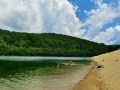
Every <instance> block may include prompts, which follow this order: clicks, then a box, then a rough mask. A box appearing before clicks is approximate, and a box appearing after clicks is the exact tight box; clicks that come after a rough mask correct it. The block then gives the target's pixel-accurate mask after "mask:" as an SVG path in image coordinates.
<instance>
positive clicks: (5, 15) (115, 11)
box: [0, 0, 120, 44]
mask: <svg viewBox="0 0 120 90" xmlns="http://www.w3.org/2000/svg"><path fill="white" fill-rule="evenodd" d="M0 28H2V29H7V30H10V31H17V32H29V33H59V34H66V35H71V36H76V37H79V38H84V39H88V40H91V41H95V42H99V43H105V44H120V0H0Z"/></svg>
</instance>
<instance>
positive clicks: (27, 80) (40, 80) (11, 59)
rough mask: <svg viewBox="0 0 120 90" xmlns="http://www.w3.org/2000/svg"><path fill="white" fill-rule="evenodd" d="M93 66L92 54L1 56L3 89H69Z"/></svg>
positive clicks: (0, 85) (0, 67) (1, 82)
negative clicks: (75, 55)
mask: <svg viewBox="0 0 120 90" xmlns="http://www.w3.org/2000/svg"><path fill="white" fill-rule="evenodd" d="M69 60H72V64H71V65H69ZM91 67H92V64H91V61H90V57H25V56H0V90H70V89H71V88H72V87H73V86H74V85H75V84H76V83H77V82H78V81H80V80H81V79H82V78H83V77H84V76H85V75H86V73H87V72H88V71H89V69H90V68H91Z"/></svg>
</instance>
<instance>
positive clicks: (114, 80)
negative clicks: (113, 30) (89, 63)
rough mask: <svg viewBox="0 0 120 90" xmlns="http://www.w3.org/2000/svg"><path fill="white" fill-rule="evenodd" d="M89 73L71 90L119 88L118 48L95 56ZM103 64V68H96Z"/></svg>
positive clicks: (119, 51)
mask: <svg viewBox="0 0 120 90" xmlns="http://www.w3.org/2000/svg"><path fill="white" fill-rule="evenodd" d="M92 60H93V64H94V65H93V67H92V68H91V70H90V71H89V73H88V74H87V75H86V76H85V77H84V78H83V80H81V81H80V82H79V83H77V84H76V85H75V86H74V87H73V90H120V87H119V86H120V80H119V78H120V70H119V69H120V50H117V51H114V52H111V53H106V54H102V55H99V56H95V57H93V58H92ZM97 65H103V66H104V68H97Z"/></svg>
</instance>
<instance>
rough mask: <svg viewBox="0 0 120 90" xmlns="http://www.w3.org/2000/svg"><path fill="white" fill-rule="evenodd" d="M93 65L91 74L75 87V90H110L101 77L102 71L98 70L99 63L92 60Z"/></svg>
mask: <svg viewBox="0 0 120 90" xmlns="http://www.w3.org/2000/svg"><path fill="white" fill-rule="evenodd" d="M92 64H93V66H92V67H91V69H90V70H89V72H88V73H87V74H86V76H85V77H84V78H83V79H82V80H80V81H79V82H78V83H77V84H76V85H75V86H74V87H73V90H108V89H107V88H106V87H105V86H106V85H105V81H104V80H102V77H101V75H100V69H98V68H96V66H97V65H98V63H97V62H96V61H93V60H92Z"/></svg>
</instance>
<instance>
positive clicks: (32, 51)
mask: <svg viewBox="0 0 120 90" xmlns="http://www.w3.org/2000/svg"><path fill="white" fill-rule="evenodd" d="M119 48H120V45H110V46H108V45H105V44H98V43H95V42H91V41H88V40H84V39H79V38H76V37H71V36H67V35H60V34H54V33H43V34H34V33H33V34H30V33H20V32H10V31H7V30H2V29H0V55H15V56H94V55H99V54H102V53H106V52H110V51H114V50H117V49H119Z"/></svg>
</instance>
